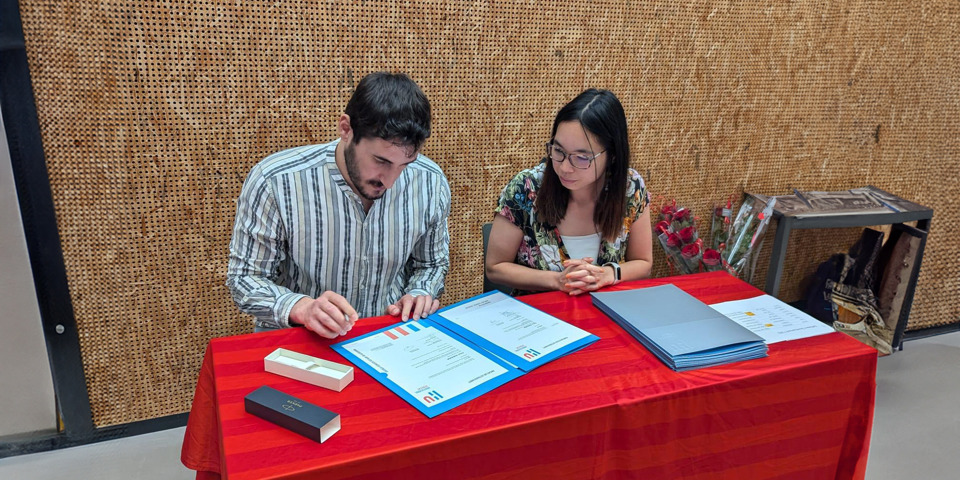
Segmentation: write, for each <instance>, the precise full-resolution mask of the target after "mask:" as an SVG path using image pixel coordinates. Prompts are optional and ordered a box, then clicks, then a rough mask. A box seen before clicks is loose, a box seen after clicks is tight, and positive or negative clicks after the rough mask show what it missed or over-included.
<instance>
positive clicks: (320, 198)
mask: <svg viewBox="0 0 960 480" xmlns="http://www.w3.org/2000/svg"><path fill="white" fill-rule="evenodd" d="M338 143H339V140H336V141H333V142H331V143H328V144H325V145H308V146H303V147H297V148H292V149H290V150H285V151H282V152H279V153H275V154H273V155H271V156H269V157H267V158H265V159H264V160H262V161H261V162H260V163H258V164H257V165H256V166H254V167H253V169H252V170H251V171H250V174H249V175H248V176H247V179H246V181H245V182H244V184H243V189H242V190H241V192H240V197H239V198H238V199H237V218H236V222H235V224H234V227H233V238H232V239H231V241H230V262H229V265H228V267H227V287H229V288H230V293H231V295H232V296H233V301H234V302H235V303H236V304H237V306H238V307H239V308H240V310H242V311H243V312H245V313H249V314H251V315H253V316H254V319H255V323H256V325H257V326H258V327H272V328H277V327H289V326H290V322H289V317H290V309H291V308H293V305H294V304H295V303H297V302H298V301H299V300H300V299H302V298H304V297H312V298H316V297H317V296H319V295H320V294H321V293H323V292H324V291H326V290H331V291H333V292H336V293H339V294H340V295H343V296H344V297H345V298H346V299H347V301H349V302H350V304H351V305H353V308H355V309H356V310H357V313H359V314H360V317H361V318H363V317H371V316H376V315H383V314H384V313H385V312H386V308H387V306H388V305H390V304H392V303H395V302H396V301H397V300H399V299H400V297H402V296H403V295H404V294H407V293H411V294H414V295H431V296H433V297H435V298H436V297H439V296H440V295H441V294H442V293H443V281H444V277H445V276H446V274H447V270H448V269H449V266H450V258H449V252H450V250H449V249H450V245H449V244H450V237H449V233H448V231H447V216H448V215H449V213H450V186H449V184H448V183H447V179H446V177H445V176H444V175H443V172H442V171H441V170H440V167H439V166H437V164H436V163H433V162H432V161H431V160H430V159H429V158H427V157H425V156H423V155H418V156H417V159H416V160H415V161H414V162H413V163H411V164H410V165H408V166H407V167H406V168H404V170H403V172H402V173H401V174H400V176H399V178H397V181H396V183H394V185H393V186H392V187H390V188H389V189H387V190H386V192H385V193H384V194H383V196H382V197H381V198H380V199H377V200H375V201H374V202H373V206H372V207H370V211H369V212H364V208H363V204H362V203H361V199H360V197H359V196H358V195H357V194H356V193H354V191H353V190H352V189H351V188H350V185H349V184H347V181H346V179H345V178H344V177H343V175H342V174H341V173H340V169H339V168H337V163H336V158H335V156H334V152H336V148H337V144H338Z"/></svg>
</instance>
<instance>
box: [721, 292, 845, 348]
mask: <svg viewBox="0 0 960 480" xmlns="http://www.w3.org/2000/svg"><path fill="white" fill-rule="evenodd" d="M710 308H712V309H714V310H716V311H718V312H720V313H722V314H723V315H725V316H726V317H727V318H729V319H730V320H733V321H734V322H737V323H739V324H740V325H742V326H743V327H744V328H746V329H747V330H750V331H751V332H753V333H756V334H757V335H760V337H761V338H763V341H764V342H766V343H767V344H768V345H769V344H771V343H777V342H783V341H786V340H797V339H799V338H807V337H814V336H817V335H823V334H825V333H833V332H835V331H836V330H834V329H833V327H831V326H829V325H826V324H824V323H823V322H821V321H820V320H817V319H816V318H813V317H811V316H810V315H807V314H806V313H803V312H802V311H800V310H797V309H796V308H793V307H791V306H790V305H787V304H786V303H783V302H781V301H780V300H777V299H776V298H774V297H771V296H770V295H760V296H757V297H753V298H748V299H745V300H733V301H730V302H723V303H715V304H713V305H710Z"/></svg>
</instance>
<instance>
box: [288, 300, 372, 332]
mask: <svg viewBox="0 0 960 480" xmlns="http://www.w3.org/2000/svg"><path fill="white" fill-rule="evenodd" d="M357 317H358V315H357V311H356V310H354V308H353V306H352V305H350V302H348V301H347V299H346V298H343V296H341V295H340V294H338V293H334V292H331V291H329V290H328V291H326V292H323V293H322V294H321V295H320V296H319V297H317V298H309V297H308V298H303V299H300V301H298V302H297V303H295V304H294V305H293V308H292V309H290V323H291V324H297V325H303V326H304V327H305V328H306V329H307V330H310V331H311V332H313V333H316V334H317V335H320V336H321V337H324V338H337V337H338V336H340V335H346V334H347V332H349V331H350V329H351V328H353V325H354V324H355V323H356V322H357Z"/></svg>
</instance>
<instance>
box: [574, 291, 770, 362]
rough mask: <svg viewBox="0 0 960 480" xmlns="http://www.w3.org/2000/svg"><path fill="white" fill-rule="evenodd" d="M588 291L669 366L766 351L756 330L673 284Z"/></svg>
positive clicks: (757, 355)
mask: <svg viewBox="0 0 960 480" xmlns="http://www.w3.org/2000/svg"><path fill="white" fill-rule="evenodd" d="M590 295H592V296H593V304H594V305H596V306H597V308H599V309H600V310H602V311H603V313H606V314H607V315H608V316H609V317H610V318H611V319H613V321H615V322H616V323H617V324H619V325H620V326H621V327H623V329H624V330H626V331H627V333H629V334H630V335H632V336H633V337H634V338H636V339H637V340H638V341H639V342H640V343H641V344H643V346H645V347H647V349H648V350H650V351H651V352H652V353H653V354H654V355H656V356H657V358H659V359H660V360H661V361H663V363H665V364H667V366H669V367H670V368H672V369H674V370H677V371H683V370H692V369H695V368H702V367H710V366H713V365H721V364H724V363H731V362H739V361H741V360H750V359H754V358H762V357H766V356H767V345H766V344H764V343H763V339H762V338H760V337H759V336H758V335H757V334H755V333H753V332H751V331H750V330H747V329H746V328H744V327H742V326H740V325H739V324H737V323H736V322H734V321H733V320H730V319H729V318H727V317H725V316H724V315H723V314H721V313H719V312H717V311H716V310H714V309H712V308H710V307H708V306H707V305H706V304H705V303H703V302H701V301H700V300H697V299H696V298H695V297H694V296H693V295H690V294H689V293H687V292H684V291H683V290H681V289H679V288H677V287H676V286H675V285H669V284H668V285H661V286H657V287H648V288H640V289H636V290H622V291H617V292H595V293H591V294H590Z"/></svg>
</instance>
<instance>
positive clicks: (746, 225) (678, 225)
mask: <svg viewBox="0 0 960 480" xmlns="http://www.w3.org/2000/svg"><path fill="white" fill-rule="evenodd" d="M774 202H776V200H775V199H772V198H771V201H770V202H769V203H764V202H762V201H759V200H758V199H756V198H754V197H752V196H748V197H747V198H746V199H745V200H744V201H743V204H742V205H741V206H740V210H739V211H738V212H737V216H736V217H733V215H732V214H733V197H730V198H729V199H728V200H727V201H726V204H725V205H724V204H718V205H717V206H716V207H715V208H714V211H713V218H712V221H711V225H710V226H711V228H710V233H711V244H712V246H713V248H705V247H704V239H703V238H701V237H700V234H699V233H698V231H697V218H696V217H694V215H693V212H692V211H691V210H690V209H689V208H684V207H678V206H677V201H676V200H671V201H670V202H669V203H664V204H663V206H662V207H660V221H659V222H657V224H656V226H655V227H654V232H655V235H656V236H657V238H658V239H659V240H660V246H661V247H663V251H664V253H666V256H667V264H669V265H670V268H671V270H673V271H675V272H679V273H696V272H700V271H706V272H713V271H717V270H726V271H727V272H728V273H730V274H731V275H734V276H736V277H740V276H742V275H744V273H745V272H746V274H747V275H748V276H752V275H753V270H754V267H755V264H756V259H757V254H756V252H757V251H759V250H760V246H759V244H760V242H761V240H762V237H763V234H764V232H765V230H766V228H767V225H768V224H769V222H770V217H771V216H773V205H774Z"/></svg>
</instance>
